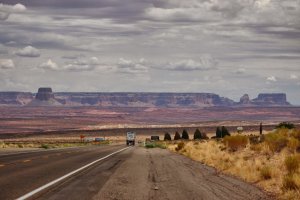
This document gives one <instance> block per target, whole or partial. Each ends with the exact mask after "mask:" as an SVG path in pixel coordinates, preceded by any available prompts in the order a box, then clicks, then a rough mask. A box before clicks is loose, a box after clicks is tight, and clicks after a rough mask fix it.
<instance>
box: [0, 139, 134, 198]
mask: <svg viewBox="0 0 300 200" xmlns="http://www.w3.org/2000/svg"><path fill="white" fill-rule="evenodd" d="M125 147H126V146H125V145H111V146H110V145H107V146H90V147H80V148H66V149H56V150H45V151H37V152H20V153H13V154H7V155H3V154H2V155H0V199H1V200H6V199H17V198H19V197H21V196H23V195H25V194H27V193H29V192H31V191H33V190H35V189H37V188H39V187H41V186H43V185H45V184H47V183H49V182H51V181H53V180H56V179H58V178H60V177H62V176H64V175H66V174H68V173H70V172H72V171H74V170H77V169H79V168H81V167H83V166H85V165H87V164H89V163H91V162H93V161H95V160H97V159H100V158H103V157H105V156H107V155H109V154H111V153H114V152H116V151H118V150H120V149H123V148H125ZM131 152H132V150H131V149H126V150H124V151H123V152H120V153H116V154H114V155H112V156H111V157H109V158H105V159H103V160H101V161H99V162H97V163H94V164H93V165H91V166H88V167H87V168H85V169H84V170H82V171H80V172H78V173H75V174H74V175H72V176H70V177H68V178H66V179H64V180H62V181H60V182H58V183H57V184H54V185H53V186H51V187H48V188H46V189H44V190H42V191H41V192H38V193H37V194H35V195H33V196H31V197H30V198H29V199H70V198H71V199H90V198H91V197H92V196H93V195H95V193H97V192H98V190H99V188H101V186H102V185H103V184H104V183H105V182H106V181H107V180H108V178H109V176H110V175H111V174H112V173H113V172H114V170H115V169H116V168H117V167H118V165H120V164H121V163H122V162H123V161H124V160H126V158H127V157H129V156H130V154H131ZM78 177H80V178H78ZM53 194H55V197H52V195H53Z"/></svg>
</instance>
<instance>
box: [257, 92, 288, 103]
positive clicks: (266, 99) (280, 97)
mask: <svg viewBox="0 0 300 200" xmlns="http://www.w3.org/2000/svg"><path fill="white" fill-rule="evenodd" d="M252 103H253V104H255V105H282V106H286V105H290V103H289V102H287V100H286V94H284V93H262V94H259V95H258V97H257V98H255V99H253V100H252Z"/></svg>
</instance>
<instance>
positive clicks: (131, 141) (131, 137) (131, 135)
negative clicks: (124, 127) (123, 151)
mask: <svg viewBox="0 0 300 200" xmlns="http://www.w3.org/2000/svg"><path fill="white" fill-rule="evenodd" d="M126 144H127V145H128V146H129V145H133V146H134V145H135V132H127V135H126Z"/></svg>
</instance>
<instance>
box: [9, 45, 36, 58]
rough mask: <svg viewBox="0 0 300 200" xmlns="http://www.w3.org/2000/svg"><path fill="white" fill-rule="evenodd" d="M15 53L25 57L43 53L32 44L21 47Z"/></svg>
mask: <svg viewBox="0 0 300 200" xmlns="http://www.w3.org/2000/svg"><path fill="white" fill-rule="evenodd" d="M15 54H16V55H18V56H23V57H39V56H40V55H41V53H40V51H39V50H38V49H36V48H34V47H32V46H27V47H25V48H23V49H20V50H18V51H17V52H16V53H15Z"/></svg>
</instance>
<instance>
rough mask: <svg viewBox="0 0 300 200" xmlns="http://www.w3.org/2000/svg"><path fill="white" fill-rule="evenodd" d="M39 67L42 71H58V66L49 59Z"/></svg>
mask: <svg viewBox="0 0 300 200" xmlns="http://www.w3.org/2000/svg"><path fill="white" fill-rule="evenodd" d="M39 67H41V68H44V69H50V70H59V67H58V65H57V64H56V63H55V62H53V61H52V60H51V59H49V60H48V61H47V62H44V63H42V64H40V66H39Z"/></svg>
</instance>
